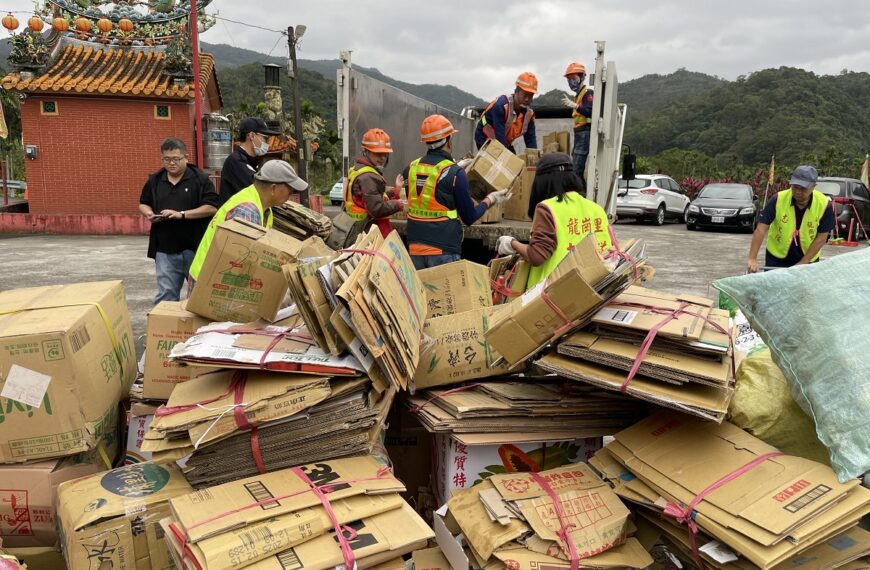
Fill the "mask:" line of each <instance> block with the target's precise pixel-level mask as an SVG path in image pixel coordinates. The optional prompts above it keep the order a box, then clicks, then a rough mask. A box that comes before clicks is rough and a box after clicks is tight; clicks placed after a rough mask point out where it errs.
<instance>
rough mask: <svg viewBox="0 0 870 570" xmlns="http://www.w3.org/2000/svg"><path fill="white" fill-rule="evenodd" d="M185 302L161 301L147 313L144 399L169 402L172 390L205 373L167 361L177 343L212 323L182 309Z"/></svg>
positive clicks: (201, 370) (203, 370) (200, 369)
mask: <svg viewBox="0 0 870 570" xmlns="http://www.w3.org/2000/svg"><path fill="white" fill-rule="evenodd" d="M184 306H185V303H184V302H178V301H163V302H161V303H159V304H158V305H157V306H155V307H154V308H153V309H151V312H150V313H148V327H147V335H148V337H147V340H146V341H145V377H144V381H143V391H142V395H143V397H144V398H147V399H156V400H168V399H169V395H170V394H171V393H172V388H174V387H175V385H176V384H180V383H181V382H187V381H188V380H190V379H191V378H195V377H196V376H199V375H200V374H205V373H206V372H208V370H205V369H202V368H189V367H187V366H181V365H180V364H178V363H177V362H175V361H173V360H170V359H169V352H170V351H171V350H172V347H173V346H175V345H176V344H178V343H179V342H184V341H186V340H187V339H189V338H190V337H192V336H193V335H194V334H195V333H196V331H197V329H199V328H200V327H204V326H205V325H207V324H209V323H210V322H211V321H209V320H208V319H205V318H203V317H200V316H199V315H197V314H195V313H191V312H190V311H188V310H186V309H185V308H184Z"/></svg>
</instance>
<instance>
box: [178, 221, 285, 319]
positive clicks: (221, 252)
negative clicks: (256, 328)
mask: <svg viewBox="0 0 870 570" xmlns="http://www.w3.org/2000/svg"><path fill="white" fill-rule="evenodd" d="M301 251H302V242H300V241H298V240H296V239H293V238H292V237H290V236H288V235H286V234H283V233H281V232H279V231H278V230H267V229H266V228H264V227H262V226H259V225H256V224H251V223H248V222H242V221H238V220H230V221H228V222H224V223H222V224H220V225H219V226H218V228H217V231H216V232H215V235H214V239H213V240H212V242H211V247H210V248H209V250H208V254H207V255H206V258H205V262H204V263H203V266H202V269H201V270H200V273H199V279H198V280H197V282H196V285H195V286H194V288H193V292H192V293H191V296H190V299H189V300H188V301H187V310H188V311H191V312H194V313H196V314H198V315H201V316H203V317H205V318H207V319H210V320H212V321H234V322H239V323H247V322H251V321H255V320H257V319H265V320H267V321H274V320H275V316H276V315H277V313H278V309H279V308H281V302H282V301H283V300H284V295H285V294H286V293H287V280H286V279H285V278H284V273H283V272H282V270H281V266H282V265H286V264H287V263H290V262H291V261H293V260H294V259H296V258H297V257H298V256H299V255H300V252H301Z"/></svg>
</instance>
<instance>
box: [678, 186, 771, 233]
mask: <svg viewBox="0 0 870 570" xmlns="http://www.w3.org/2000/svg"><path fill="white" fill-rule="evenodd" d="M757 218H758V198H756V197H755V192H753V190H752V186H750V185H748V184H730V183H716V184H707V185H706V186H704V187H703V188H701V191H700V192H698V196H697V197H696V198H695V199H694V200H693V201H692V203H691V204H689V209H688V210H687V211H686V228H688V229H690V230H694V229H697V228H733V229H739V230H742V231H745V232H752V231H755V226H756V220H757Z"/></svg>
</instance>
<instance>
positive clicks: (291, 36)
mask: <svg viewBox="0 0 870 570" xmlns="http://www.w3.org/2000/svg"><path fill="white" fill-rule="evenodd" d="M304 33H305V26H303V25H298V26H296V27H295V28H294V27H293V26H290V27H288V28H287V45H288V46H289V47H290V73H291V75H292V77H293V128H294V130H295V131H296V156H297V157H298V159H299V160H298V161H297V164H298V167H299V176H300V177H302V179H303V180H305V181H306V182H307V181H308V164H307V163H306V159H307V158H308V145H307V144H306V142H305V134H304V132H303V130H302V102H301V96H300V92H299V66H298V64H297V63H296V43H297V42H298V41H299V38H301V37H302V35H303V34H304ZM308 194H309V190H306V191H305V192H304V193H303V194H302V196H301V202H302V205H303V206H305V207H306V208H307V207H308Z"/></svg>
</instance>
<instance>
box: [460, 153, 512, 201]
mask: <svg viewBox="0 0 870 570" xmlns="http://www.w3.org/2000/svg"><path fill="white" fill-rule="evenodd" d="M523 166H525V161H524V160H523V159H522V158H520V157H518V156H517V155H515V154H514V153H513V152H511V151H510V150H509V149H507V148H505V146H504V145H503V144H501V143H500V142H498V141H497V140H495V139H490V140H488V141H486V142H485V143H484V144H483V146H482V147H480V150H479V151H478V152H477V156H475V157H474V160H473V161H472V163H471V164H470V165H469V166H468V168H467V169H466V172H467V173H468V181H469V184H470V185H471V195H472V197H474V198H475V199H477V200H483V199H484V198H485V197H486V195H487V194H488V193H489V192H494V191H499V190H506V189H508V188H510V187H511V185H512V184H513V183H514V180H515V179H516V177H517V176H518V175H519V173H520V171H521V170H522V169H523Z"/></svg>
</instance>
